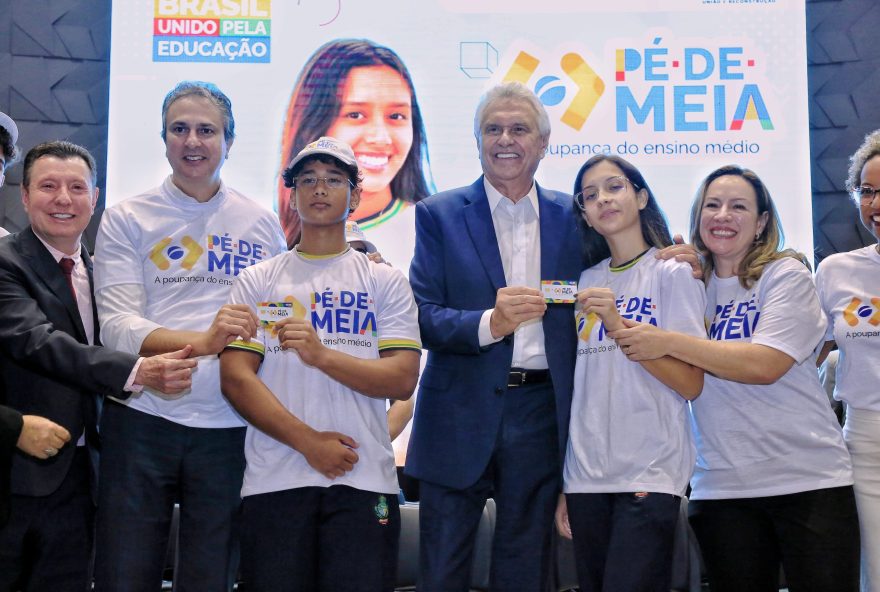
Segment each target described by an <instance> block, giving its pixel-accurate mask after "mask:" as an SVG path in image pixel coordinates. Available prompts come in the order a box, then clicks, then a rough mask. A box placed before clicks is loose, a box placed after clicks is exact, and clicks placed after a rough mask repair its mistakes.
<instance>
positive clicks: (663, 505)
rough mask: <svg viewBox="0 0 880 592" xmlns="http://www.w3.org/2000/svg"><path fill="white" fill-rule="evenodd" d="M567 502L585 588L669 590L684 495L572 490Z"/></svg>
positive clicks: (593, 591)
mask: <svg viewBox="0 0 880 592" xmlns="http://www.w3.org/2000/svg"><path fill="white" fill-rule="evenodd" d="M565 500H566V503H567V505H568V521H569V524H570V525H571V534H572V539H573V542H574V553H575V566H576V568H577V573H578V582H579V583H580V589H581V591H582V592H668V590H669V581H670V579H671V577H672V548H673V544H674V540H675V525H676V523H677V522H678V513H679V506H680V505H681V498H680V497H678V496H675V495H669V494H668V493H647V492H641V493H570V494H566V496H565Z"/></svg>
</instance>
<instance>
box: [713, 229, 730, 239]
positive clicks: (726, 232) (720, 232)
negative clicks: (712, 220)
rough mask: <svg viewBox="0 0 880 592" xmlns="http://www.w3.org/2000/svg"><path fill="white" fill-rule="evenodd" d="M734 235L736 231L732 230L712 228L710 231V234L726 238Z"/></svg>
mask: <svg viewBox="0 0 880 592" xmlns="http://www.w3.org/2000/svg"><path fill="white" fill-rule="evenodd" d="M735 235H736V233H735V232H734V231H732V230H713V231H712V236H720V237H724V238H727V237H731V236H735Z"/></svg>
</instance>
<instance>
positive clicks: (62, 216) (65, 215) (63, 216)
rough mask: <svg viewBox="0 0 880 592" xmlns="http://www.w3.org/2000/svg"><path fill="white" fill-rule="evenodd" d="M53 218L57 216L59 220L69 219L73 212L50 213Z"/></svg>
mask: <svg viewBox="0 0 880 592" xmlns="http://www.w3.org/2000/svg"><path fill="white" fill-rule="evenodd" d="M51 216H52V217H53V218H58V219H59V220H69V219H70V218H73V214H51Z"/></svg>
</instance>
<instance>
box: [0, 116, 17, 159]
mask: <svg viewBox="0 0 880 592" xmlns="http://www.w3.org/2000/svg"><path fill="white" fill-rule="evenodd" d="M0 127H2V128H3V129H5V130H6V131H7V132H8V133H9V136H10V137H11V138H12V143H13V144H15V143H16V142H17V141H18V126H16V125H15V122H14V121H12V118H11V117H9V116H8V115H6V113H3V112H2V111H0ZM7 156H8V155H7Z"/></svg>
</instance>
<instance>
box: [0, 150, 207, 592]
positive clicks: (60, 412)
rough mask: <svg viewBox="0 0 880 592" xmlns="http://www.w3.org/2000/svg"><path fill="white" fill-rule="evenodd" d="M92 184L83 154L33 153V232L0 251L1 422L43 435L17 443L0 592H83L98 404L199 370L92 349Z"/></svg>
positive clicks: (28, 171) (2, 534)
mask: <svg viewBox="0 0 880 592" xmlns="http://www.w3.org/2000/svg"><path fill="white" fill-rule="evenodd" d="M95 176H96V175H95V161H94V159H93V158H92V155H91V154H89V152H88V151H87V150H86V149H85V148H82V147H80V146H77V145H75V144H71V143H69V142H47V143H45V144H40V145H38V146H36V147H34V148H32V149H31V150H30V151H29V152H28V154H27V156H26V157H25V161H24V173H23V180H22V186H21V193H22V203H23V204H24V208H25V210H26V211H27V214H28V220H29V222H30V225H29V226H28V227H27V228H25V229H24V230H22V231H21V232H19V233H17V234H13V235H11V236H7V237H4V238H3V239H2V240H0V403H2V404H3V405H6V406H8V407H9V408H11V409H12V410H14V411H12V412H11V413H7V410H3V415H4V416H6V419H8V420H9V421H8V422H6V420H4V423H8V427H11V428H12V429H13V430H14V429H16V427H17V425H18V422H19V421H21V422H22V423H23V424H25V425H26V424H27V423H30V420H29V419H28V418H30V417H31V416H39V417H38V418H37V419H42V422H41V423H42V425H43V428H44V429H43V430H41V431H39V432H38V433H32V430H30V429H28V430H27V433H26V434H24V437H25V440H24V441H23V440H22V439H21V438H22V434H19V438H18V441H17V444H18V448H19V450H18V451H16V452H14V453H13V454H12V457H11V463H10V464H11V476H10V480H11V492H12V496H11V500H10V516H9V522H8V523H7V524H6V525H5V526H2V527H0V590H19V589H23V590H53V591H66V590H78V591H82V590H86V589H89V588H90V582H88V574H89V559H90V556H91V548H92V545H91V541H92V531H93V528H94V527H93V521H92V516H93V515H94V506H93V502H92V495H91V491H90V480H91V477H92V475H91V472H90V457H89V447H91V448H92V449H93V450H94V449H96V446H97V444H98V433H97V417H98V412H99V411H98V410H99V397H100V396H102V395H112V396H116V397H127V396H128V393H126V392H125V391H126V390H128V391H129V392H130V391H136V390H138V389H139V388H140V387H141V386H151V387H153V388H161V389H162V390H163V391H165V392H167V393H178V392H181V391H182V390H184V389H186V388H188V385H189V384H190V376H191V368H192V367H193V366H195V361H194V360H189V359H184V358H186V357H187V355H188V354H189V351H188V350H187V349H184V350H181V351H180V352H176V355H171V354H168V355H165V356H154V357H151V358H139V357H138V356H133V355H129V354H124V353H121V352H116V351H113V350H110V349H105V348H103V347H100V346H99V339H98V325H97V314H96V311H95V305H94V298H93V297H92V288H91V259H90V258H89V255H88V253H87V252H86V250H85V249H84V248H83V247H82V245H81V243H80V238H81V236H82V233H83V231H84V230H85V228H86V226H87V225H88V223H89V220H90V219H91V216H92V212H93V211H94V207H95V203H96V201H97V198H98V190H97V188H96V187H95ZM65 259H66V260H67V261H68V262H69V265H70V267H69V268H67V269H65V268H64V267H63V266H64V265H67V263H63V261H64V260H65ZM68 273H69V274H70V275H67V274H68ZM19 414H21V416H22V417H21V419H18V417H19ZM25 453H27V454H25Z"/></svg>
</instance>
